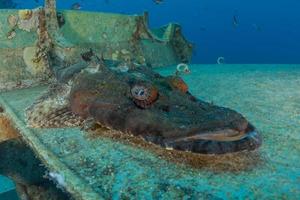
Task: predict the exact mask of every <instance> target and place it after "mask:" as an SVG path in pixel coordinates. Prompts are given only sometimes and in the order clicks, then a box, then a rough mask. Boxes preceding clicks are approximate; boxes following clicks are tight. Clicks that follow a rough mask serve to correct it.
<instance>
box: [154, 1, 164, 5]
mask: <svg viewBox="0 0 300 200" xmlns="http://www.w3.org/2000/svg"><path fill="white" fill-rule="evenodd" d="M153 2H154V3H155V4H157V5H159V4H162V3H163V0H153Z"/></svg>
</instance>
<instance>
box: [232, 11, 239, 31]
mask: <svg viewBox="0 0 300 200" xmlns="http://www.w3.org/2000/svg"><path fill="white" fill-rule="evenodd" d="M232 24H233V26H234V27H238V26H239V16H238V12H237V10H235V14H234V15H233V17H232Z"/></svg>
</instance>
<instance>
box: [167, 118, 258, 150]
mask: <svg viewBox="0 0 300 200" xmlns="http://www.w3.org/2000/svg"><path fill="white" fill-rule="evenodd" d="M261 144H262V138H261V136H260V134H259V132H258V131H257V130H256V128H255V127H254V126H253V125H252V124H250V123H249V124H248V126H247V128H246V129H245V131H244V133H240V135H238V137H235V140H227V141H226V140H212V139H209V138H207V139H205V138H202V139H197V138H196V139H195V140H182V139H180V140H177V139H174V140H165V141H164V146H165V148H168V149H177V150H182V151H190V152H194V153H202V154H226V153H233V152H239V151H253V150H256V149H258V148H259V147H260V146H261Z"/></svg>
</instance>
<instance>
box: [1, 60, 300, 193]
mask: <svg viewBox="0 0 300 200" xmlns="http://www.w3.org/2000/svg"><path fill="white" fill-rule="evenodd" d="M158 71H159V72H160V73H162V74H164V75H170V74H173V73H174V71H175V67H170V68H162V69H158ZM183 78H184V79H185V81H186V82H187V83H188V85H189V86H190V91H191V93H193V94H194V95H195V96H197V97H199V98H200V99H203V100H206V101H209V102H212V103H214V104H217V105H220V106H225V107H230V108H232V109H235V110H237V111H239V112H240V113H242V114H243V115H244V116H245V117H246V118H247V119H249V120H250V121H251V122H252V123H253V124H254V125H255V126H256V128H257V129H258V130H259V132H260V133H261V135H262V138H263V144H262V146H261V148H260V149H259V151H257V152H255V153H249V152H243V153H242V154H231V155H228V156H215V157H214V156H208V157H207V160H210V161H208V162H206V161H205V159H204V157H205V156H203V155H200V156H197V155H192V154H186V153H178V154H177V153H173V151H166V150H162V149H161V148H158V147H151V146H150V147H147V148H144V146H147V145H144V146H143V145H140V143H139V142H137V143H138V144H139V145H138V146H135V145H132V144H131V143H130V142H127V139H128V138H125V140H126V141H124V140H123V141H122V140H118V139H116V138H110V137H102V136H99V137H92V138H91V137H88V135H87V134H86V133H84V132H82V131H80V130H78V129H50V130H43V129H40V130H39V129H38V130H32V129H28V128H26V124H25V123H24V113H23V112H22V111H23V110H24V108H25V107H27V106H28V105H30V104H31V102H32V101H33V99H34V98H35V97H36V96H37V95H38V94H39V93H40V92H41V91H43V90H44V89H45V88H43V87H42V88H33V89H25V90H21V91H13V92H8V93H3V94H1V95H0V100H1V99H2V100H1V102H2V103H4V104H6V105H7V106H8V107H11V109H8V111H9V112H10V113H11V114H12V115H13V116H14V117H13V118H14V119H15V120H16V121H17V124H18V126H19V129H20V130H21V131H22V132H23V133H22V134H23V135H24V137H26V138H27V139H26V140H27V141H30V145H31V146H32V147H33V149H34V150H35V151H37V152H38V154H39V157H40V158H41V160H42V161H43V162H44V163H45V165H46V166H47V167H49V171H51V172H52V174H56V176H58V177H60V179H61V177H63V186H64V187H66V188H67V190H68V191H69V192H72V193H73V194H74V195H77V196H76V197H79V199H80V198H83V199H93V198H94V197H95V196H101V197H103V198H104V199H110V198H111V199H300V126H299V125H300V65H192V66H191V74H189V75H186V76H183ZM14 113H15V114H14ZM121 139H122V138H121ZM123 139H124V138H123ZM158 149H159V150H158ZM49 152H51V153H49ZM162 152H166V153H162ZM158 155H159V156H158ZM168 155H169V156H170V157H172V158H171V159H168V158H167V157H168ZM239 156H244V157H246V158H251V159H246V160H247V161H246V160H245V162H243V159H235V158H237V157H239ZM189 159H190V161H195V160H196V162H194V163H193V165H190V164H191V162H189ZM197 160H198V161H197ZM181 161H183V162H181ZM185 161H188V162H185ZM218 161H220V162H219V163H218ZM235 162H241V163H244V165H247V167H245V166H243V164H241V163H239V164H238V163H235ZM210 163H211V165H214V167H210ZM224 163H225V164H224ZM202 164H203V165H206V166H203V167H202V166H201V165H202ZM236 164H237V165H238V166H242V167H238V168H234V166H235V165H236ZM196 165H198V166H196ZM218 165H220V166H222V167H221V168H220V169H218Z"/></svg>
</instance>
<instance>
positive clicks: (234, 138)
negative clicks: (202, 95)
mask: <svg viewBox="0 0 300 200" xmlns="http://www.w3.org/2000/svg"><path fill="white" fill-rule="evenodd" d="M70 105H71V110H72V112H73V113H75V114H76V115H79V116H81V117H83V118H93V119H94V120H95V121H97V122H98V123H100V124H101V125H103V126H106V127H109V128H111V129H115V130H119V131H121V132H124V133H129V134H132V135H135V136H140V137H142V138H144V139H145V140H146V141H148V142H152V143H155V144H158V145H160V146H162V147H165V148H173V149H177V150H182V151H191V152H195V153H204V154H224V153H229V152H237V151H243V150H254V149H257V148H258V147H259V146H260V145H261V137H260V135H259V134H258V132H257V131H256V129H255V127H254V126H253V125H252V124H251V123H249V122H248V121H247V120H246V118H245V117H243V116H242V115H241V114H240V113H238V112H236V111H234V110H232V109H229V108H224V107H220V106H216V105H213V104H211V103H207V102H204V101H202V100H200V99H198V98H196V97H194V96H193V95H192V94H191V93H190V92H189V89H188V86H187V84H186V83H185V82H184V81H183V80H182V79H181V78H180V77H179V76H167V77H164V76H161V75H160V74H158V73H155V72H153V70H151V69H149V68H148V67H139V68H136V69H134V70H129V71H127V72H123V73H121V72H114V71H112V70H106V71H102V72H97V73H87V72H83V73H80V74H78V75H77V77H76V78H75V79H74V82H73V87H72V89H71V93H70Z"/></svg>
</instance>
